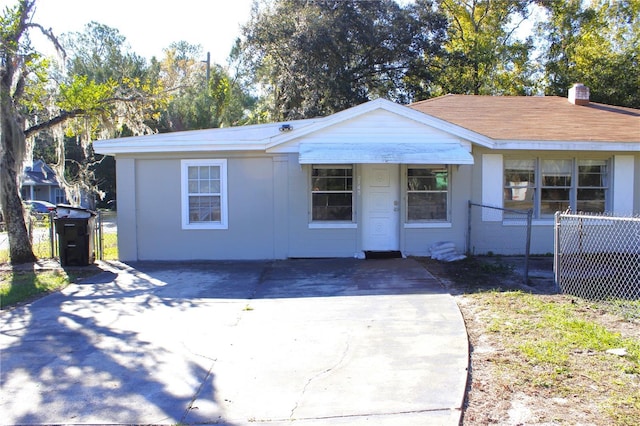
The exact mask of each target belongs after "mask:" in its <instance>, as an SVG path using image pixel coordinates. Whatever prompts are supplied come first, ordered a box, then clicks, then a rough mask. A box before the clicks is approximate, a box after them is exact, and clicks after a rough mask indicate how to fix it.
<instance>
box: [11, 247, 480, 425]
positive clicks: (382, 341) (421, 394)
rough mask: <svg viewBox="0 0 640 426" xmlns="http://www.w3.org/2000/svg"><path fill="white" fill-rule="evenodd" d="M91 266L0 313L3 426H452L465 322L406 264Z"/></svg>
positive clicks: (464, 357)
mask: <svg viewBox="0 0 640 426" xmlns="http://www.w3.org/2000/svg"><path fill="white" fill-rule="evenodd" d="M100 267H101V268H102V269H103V270H104V272H103V273H101V274H99V275H97V276H95V277H93V278H91V279H88V280H85V281H84V282H82V283H80V284H74V285H71V286H69V287H67V288H66V289H65V290H64V291H62V292H60V293H56V294H52V295H50V296H47V297H45V298H43V299H40V300H38V301H36V302H34V303H32V304H30V305H27V306H24V307H20V308H17V309H13V310H10V311H6V312H3V313H2V314H1V315H0V327H1V334H0V352H1V365H0V368H1V370H0V381H1V395H0V418H2V421H1V422H2V423H4V424H18V423H19V424H34V423H64V424H73V423H94V424H95V423H101V424H104V423H110V424H114V423H116V424H117V423H120V424H125V423H126V424H176V423H181V424H193V423H197V424H224V425H254V424H268V425H274V424H275V425H278V424H283V425H285V424H286V425H289V424H301V425H307V424H310V425H320V424H348V425H359V424H367V425H369V424H375V425H431V424H433V425H446V424H450V425H457V424H458V423H459V420H460V413H461V411H460V408H461V406H462V402H463V397H464V390H465V386H466V380H467V365H468V343H467V335H466V330H465V327H464V323H463V320H462V317H461V314H460V312H459V310H458V308H457V306H456V304H455V302H454V300H453V298H452V297H451V296H450V295H448V294H447V293H446V292H445V291H444V289H443V288H442V287H441V285H440V284H439V282H438V281H437V280H436V279H435V278H434V277H433V276H432V275H431V274H429V273H428V272H427V271H426V270H425V269H424V268H423V267H422V266H421V265H420V264H419V263H417V262H416V261H414V260H412V259H392V260H355V259H327V260H287V261H274V262H210V263H197V264H185V263H179V264H167V263H155V264H153V263H150V264H135V265H126V264H122V263H117V262H116V263H108V264H106V263H103V264H101V266H100Z"/></svg>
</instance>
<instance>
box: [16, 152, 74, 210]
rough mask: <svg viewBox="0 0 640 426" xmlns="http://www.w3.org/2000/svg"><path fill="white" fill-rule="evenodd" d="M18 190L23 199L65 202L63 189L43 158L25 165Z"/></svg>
mask: <svg viewBox="0 0 640 426" xmlns="http://www.w3.org/2000/svg"><path fill="white" fill-rule="evenodd" d="M20 192H21V196H22V199H23V200H40V201H48V202H50V203H53V204H63V203H65V202H66V197H65V193H64V190H63V189H62V188H60V184H59V183H58V178H57V177H56V174H55V172H54V171H53V169H52V168H51V167H50V166H49V165H47V163H45V162H44V161H43V160H35V161H33V162H32V163H31V164H29V165H27V166H25V168H24V170H23V172H22V186H21V187H20Z"/></svg>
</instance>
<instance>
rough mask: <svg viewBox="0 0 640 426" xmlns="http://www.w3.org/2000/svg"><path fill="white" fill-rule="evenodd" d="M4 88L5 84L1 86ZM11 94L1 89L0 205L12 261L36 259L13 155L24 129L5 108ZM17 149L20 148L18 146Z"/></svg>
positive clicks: (19, 160)
mask: <svg viewBox="0 0 640 426" xmlns="http://www.w3.org/2000/svg"><path fill="white" fill-rule="evenodd" d="M1 89H2V91H3V92H5V90H6V88H5V87H4V85H3V87H2V88H1ZM10 103H11V98H10V96H8V94H7V93H6V92H5V93H0V144H1V145H0V205H2V215H3V217H4V220H5V223H6V226H7V232H8V235H9V258H10V261H11V263H12V264H18V263H29V262H35V261H36V256H35V255H34V254H33V248H32V246H31V240H30V239H29V233H28V232H27V226H26V223H25V220H24V208H23V206H22V200H21V199H20V188H19V187H18V173H19V172H22V160H23V159H22V158H16V147H17V146H24V144H25V140H24V139H25V138H24V133H23V130H22V129H21V128H20V126H19V125H18V122H17V120H16V119H15V117H14V116H13V114H11V113H10V111H8V107H9V106H10V105H9V104H10ZM17 151H18V153H20V152H22V151H23V150H20V149H18V150H17Z"/></svg>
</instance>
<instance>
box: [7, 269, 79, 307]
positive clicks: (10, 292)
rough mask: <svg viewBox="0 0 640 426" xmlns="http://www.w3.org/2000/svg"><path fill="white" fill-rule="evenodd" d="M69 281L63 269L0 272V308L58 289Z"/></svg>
mask: <svg viewBox="0 0 640 426" xmlns="http://www.w3.org/2000/svg"><path fill="white" fill-rule="evenodd" d="M69 282H71V278H70V277H69V276H68V275H67V274H66V273H64V272H63V271H46V272H33V271H28V272H2V273H0V309H5V308H7V307H9V306H13V305H15V304H17V303H20V302H24V301H28V300H31V299H33V298H35V297H37V296H40V295H43V294H47V293H51V292H53V291H57V290H60V289H62V288H64V287H65V286H67V285H68V284H69Z"/></svg>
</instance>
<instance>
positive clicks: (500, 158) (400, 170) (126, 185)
mask: <svg viewBox="0 0 640 426" xmlns="http://www.w3.org/2000/svg"><path fill="white" fill-rule="evenodd" d="M569 92H570V93H569V98H568V99H567V98H562V97H553V96H550V97H516V96H514V97H506V96H505V97H499V96H465V95H447V96H442V97H439V98H435V99H430V100H426V101H422V102H417V103H415V104H412V105H409V106H402V105H398V104H395V103H393V102H390V101H387V100H384V99H377V100H373V101H370V102H367V103H364V104H361V105H358V106H356V107H353V108H350V109H347V110H345V111H341V112H339V113H336V114H333V115H330V116H327V117H322V118H313V119H306V120H296V121H287V122H282V123H271V124H260V125H251V126H241V127H232V128H221V129H208V130H197V131H185V132H175V133H166V134H155V135H148V136H140V137H128V138H120V139H113V140H103V141H96V142H95V143H94V148H95V151H96V152H98V153H100V154H106V155H114V156H115V158H116V173H117V188H118V194H117V199H118V200H117V202H118V231H119V232H118V244H119V254H120V258H121V259H122V260H125V261H132V260H186V259H203V260H204V259H284V258H296V257H352V256H356V257H361V256H363V253H364V252H367V251H373V252H375V251H400V252H401V253H402V254H404V255H427V254H428V253H429V249H430V247H431V246H432V245H433V244H435V243H437V242H442V241H448V242H452V243H454V244H455V246H456V248H457V249H458V251H461V252H462V251H466V250H469V251H471V250H472V251H473V252H475V253H476V254H481V253H487V252H490V251H491V252H493V253H496V254H500V253H502V254H518V253H523V252H524V248H525V245H524V242H523V241H522V237H519V236H517V235H521V230H522V229H523V227H525V222H524V221H523V220H522V216H518V215H517V214H516V215H514V214H513V213H512V212H510V211H503V210H493V209H486V210H485V209H482V212H481V213H478V214H475V213H474V214H473V217H472V218H471V219H472V220H469V219H470V215H471V213H470V212H472V209H470V208H469V202H470V201H471V202H473V203H477V204H482V205H487V206H493V207H497V208H506V209H512V210H528V209H532V210H533V228H532V240H531V252H532V253H548V252H553V222H554V220H553V215H554V212H556V211H559V210H560V211H563V210H566V209H567V208H571V209H572V210H574V211H589V212H604V211H606V212H615V213H618V214H622V215H629V214H633V213H637V212H640V110H637V109H631V108H621V107H616V106H610V105H602V104H596V103H592V102H589V93H588V88H586V87H584V86H582V85H576V86H574V87H573V88H571V90H570V91H569ZM470 228H472V229H473V235H474V238H473V240H472V241H471V245H472V247H467V246H466V245H467V234H468V233H469V229H470ZM514 236H515V237H514Z"/></svg>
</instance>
